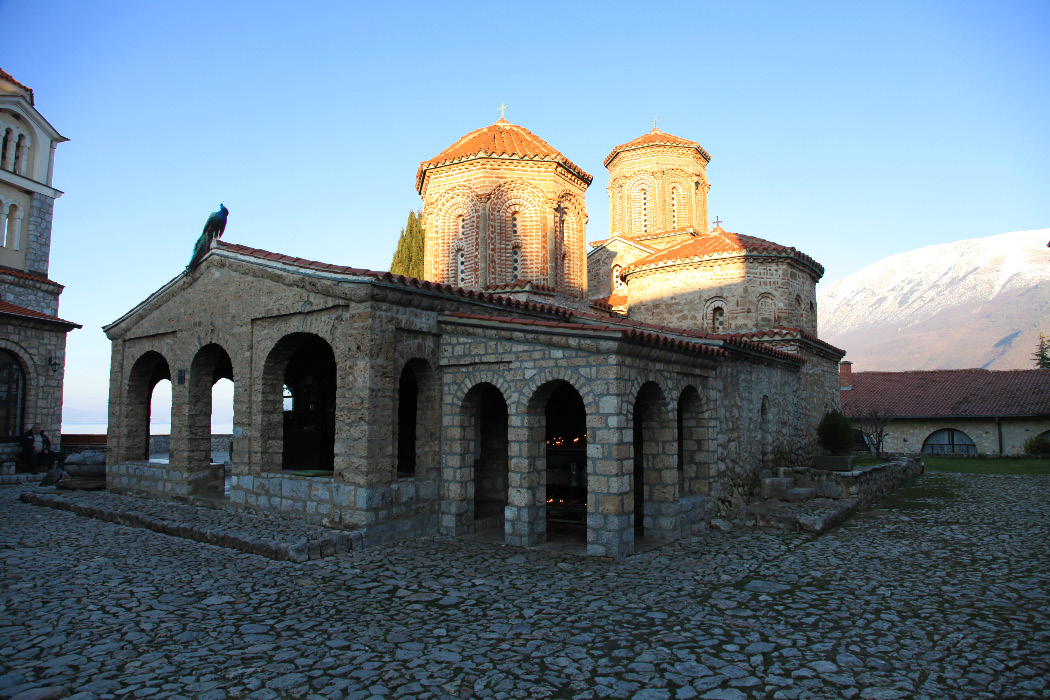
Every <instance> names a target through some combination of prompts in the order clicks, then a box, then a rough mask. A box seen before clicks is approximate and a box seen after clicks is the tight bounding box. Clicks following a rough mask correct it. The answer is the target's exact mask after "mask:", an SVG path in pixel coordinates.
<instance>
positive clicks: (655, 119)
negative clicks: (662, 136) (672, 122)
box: [653, 114, 660, 131]
mask: <svg viewBox="0 0 1050 700" xmlns="http://www.w3.org/2000/svg"><path fill="white" fill-rule="evenodd" d="M658 121H660V117H658V116H656V115H655V114H654V115H653V131H656V130H657V129H656V122H658Z"/></svg>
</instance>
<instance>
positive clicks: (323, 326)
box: [105, 119, 842, 556]
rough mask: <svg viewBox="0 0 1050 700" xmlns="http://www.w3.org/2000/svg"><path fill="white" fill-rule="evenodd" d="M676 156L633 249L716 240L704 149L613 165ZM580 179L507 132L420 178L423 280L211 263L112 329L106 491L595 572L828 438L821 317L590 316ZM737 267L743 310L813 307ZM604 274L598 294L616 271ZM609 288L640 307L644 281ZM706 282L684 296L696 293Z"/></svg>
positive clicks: (774, 280) (654, 186)
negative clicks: (152, 425)
mask: <svg viewBox="0 0 1050 700" xmlns="http://www.w3.org/2000/svg"><path fill="white" fill-rule="evenodd" d="M669 139H675V142H674V143H673V144H672V145H671V146H670V147H669V148H671V149H672V151H671V153H670V155H669V156H667V157H668V158H671V159H672V161H673V163H672V165H674V167H673V168H667V169H665V172H664V173H663V179H658V178H656V177H655V176H654V177H653V178H652V180H648V179H644V178H642V179H643V180H644V181H643V182H642V183H641V184H639V185H637V186H634V185H631V187H632V188H633V189H629V190H628V191H629V192H633V193H635V194H637V192H640V191H644V192H645V193H646V194H645V196H644V197H643V198H642V199H638V198H637V197H635V200H632V201H635V202H636V204H632V205H630V206H626V208H625V209H624V211H625V213H624V214H623V216H622V217H621V219H619V220H623V221H631V220H635V219H637V216H636V214H637V212H636V210H635V209H632V207H637V206H641V207H643V214H644V216H643V217H642V219H637V220H638V221H641V222H642V223H641V224H638V225H640V226H642V228H641V231H642V233H640V234H639V236H638V237H639V238H642V239H644V237H645V236H650V235H664V236H665V237H677V240H679V241H680V242H681V243H683V244H684V243H687V242H690V241H693V240H696V239H703V240H707V239H709V238H711V236H710V235H709V234H707V233H705V231H706V211H707V205H706V191H707V190H706V187H707V185H706V179H703V180H702V183H703V186H702V187H698V186H696V184H695V182H696V178H706V175H705V170H704V166H706V162H707V154H706V153H704V152H703V150H702V149H699V147H697V146H695V145H687V146H684V147H683V146H682V145H681V143H686V144H692V143H693V142H685V141H684V140H683V139H676V137H668V136H661V137H660V139H658V140H659V141H660V143H659V144H657V145H656V146H655V148H657V149H658V150H657V151H654V152H653V153H654V154H655V155H653V158H655V159H656V160H655V161H654V160H653V158H649V155H651V154H649V152H648V151H645V150H644V149H641V148H640V149H634V150H631V149H626V147H621V148H622V149H625V150H624V153H625V163H626V156H630V157H631V158H639V160H638V164H640V165H639V167H641V165H645V167H648V168H650V169H655V166H653V163H654V162H656V161H658V160H659V159H660V158H663V157H664V156H665V155H666V154H665V153H664V151H662V150H659V149H663V148H667V147H668V146H666V144H665V143H663V142H664V141H667V140H669ZM632 143H633V142H632ZM649 145H651V144H648V143H647V144H646V146H649ZM675 149H677V150H675ZM680 150H684V151H685V152H686V153H685V155H684V156H683V155H682V154H681V153H679V151H680ZM643 156H644V157H643ZM617 167H619V166H618V165H617ZM628 170H629V169H628V168H627V167H626V164H625V165H624V166H623V173H624V177H628V178H629V177H630V176H631V175H632V174H637V172H640V171H638V170H635V171H632V172H631V173H629V172H628ZM646 172H648V171H646ZM690 178H692V179H690ZM590 182H591V176H590V175H588V174H587V173H586V172H584V171H583V170H582V169H580V168H579V167H578V166H576V165H575V164H573V163H572V162H571V161H569V160H568V159H567V158H565V156H563V155H562V154H561V153H560V152H558V151H557V150H555V149H554V148H553V147H552V146H550V145H549V144H548V143H547V142H545V141H543V140H542V139H540V138H539V137H537V136H535V135H533V134H531V132H529V131H528V130H526V129H524V128H522V127H519V126H516V125H512V124H510V123H509V122H507V121H505V120H503V119H501V120H499V121H498V122H496V123H495V124H493V125H491V126H489V127H486V128H484V129H479V130H477V131H474V132H471V133H470V134H468V135H467V136H465V137H463V138H462V139H460V140H459V141H457V142H456V143H455V144H453V145H452V146H451V147H449V148H448V149H446V150H445V151H443V152H442V153H441V154H439V155H438V156H436V157H434V158H432V159H430V160H427V161H424V162H423V163H422V164H421V165H420V168H419V171H418V174H417V179H416V185H417V189H418V191H419V192H420V194H421V196H422V197H423V207H424V208H423V217H424V221H425V224H426V232H427V233H426V236H427V240H426V268H425V269H426V277H427V279H426V280H416V279H411V278H406V277H402V276H399V275H391V274H389V273H385V272H372V271H369V270H363V269H358V268H352V267H346V266H339V265H332V264H328V263H322V262H316V261H310V260H303V259H299V258H294V257H289V256H285V255H280V254H277V253H271V252H268V251H264V250H259V249H256V248H252V247H249V246H244V245H239V244H234V243H226V242H218V243H217V244H216V245H215V246H214V247H213V248H212V249H211V250H210V251H209V253H208V254H207V256H205V258H204V259H203V261H202V262H201V264H200V265H199V266H197V267H196V268H194V269H192V270H187V271H185V272H184V273H182V274H180V275H179V276H178V277H176V278H175V279H174V280H172V281H171V282H169V283H168V284H167V285H165V286H164V287H162V288H161V289H159V290H158V291H157V292H156V293H154V294H153V295H152V296H150V298H148V299H146V300H145V301H143V302H142V303H140V304H138V305H137V306H136V307H135V308H133V309H132V310H131V311H129V312H128V313H127V314H126V315H125V316H123V317H122V318H120V319H118V320H117V321H115V322H114V323H112V324H110V325H109V326H107V327H106V329H105V330H106V333H107V335H108V336H109V337H110V339H111V340H112V342H113V359H112V364H111V380H110V402H109V405H110V419H109V431H110V432H109V446H110V450H109V461H108V465H107V485H108V488H110V489H111V490H116V491H123V492H137V493H150V494H158V495H163V496H166V497H169V498H194V497H196V496H200V495H208V496H210V497H211V498H212V499H213V500H214V499H228V500H227V502H228V504H229V506H230V507H242V508H250V509H253V510H256V511H262V512H272V513H282V514H287V515H291V516H293V517H299V518H305V519H308V520H312V521H315V522H319V523H323V524H326V525H329V526H332V527H342V528H360V529H363V530H364V533H365V534H364V541H365V542H366V543H374V542H383V541H390V540H396V539H400V538H404V537H410V536H415V535H421V534H426V533H434V532H442V533H446V534H452V535H459V534H466V533H475V532H481V531H493V532H497V533H501V534H502V537H503V540H504V541H505V542H507V543H509V544H514V545H520V546H533V545H538V544H541V543H543V542H544V541H546V540H547V539H548V538H549V537H551V536H559V537H560V536H564V537H578V538H580V540H581V541H585V542H586V545H587V551H588V552H589V553H591V554H596V555H608V556H624V555H627V554H630V553H631V552H632V551H634V545H635V541H636V538H637V537H646V538H653V539H658V540H667V539H674V538H676V537H679V536H681V535H683V534H687V533H689V532H692V531H695V530H696V529H697V528H698V527H701V526H702V525H703V524H704V522H705V521H706V520H707V519H709V518H711V517H712V516H713V515H714V514H715V513H718V512H720V511H727V510H730V509H734V508H738V507H740V506H743V505H744V504H746V503H748V502H749V501H751V500H753V499H754V498H757V497H758V492H759V482H760V479H761V477H762V476H764V475H769V474H770V473H771V472H772V470H773V469H774V467H776V466H790V465H799V464H803V463H805V462H806V460H807V458H808V456H809V455H810V454H811V453H812V452H813V451H814V449H815V444H814V443H815V427H816V425H817V423H818V422H819V420H820V417H821V416H822V415H823V413H824V411H825V410H826V409H827V408H830V407H837V406H838V394H839V392H838V386H837V372H836V367H837V363H838V361H839V360H840V359H841V357H842V352H841V351H840V350H837V349H835V348H833V347H831V346H829V345H827V344H826V343H823V342H822V341H820V340H818V339H817V338H816V337H815V335H814V334H813V332H812V331H815V328H816V323H815V318H812V320H811V321H807V324H809V325H805V326H804V327H800V326H802V325H803V324H797V325H794V326H792V325H788V324H789V323H790V322H792V321H795V320H800V319H801V318H802V317H801V316H800V315H798V314H795V315H790V314H787V313H784V314H782V315H780V316H777V315H776V314H775V313H774V315H773V317H772V318H773V319H774V320H775V321H776V324H773V323H770V324H767V325H768V327H767V325H763V324H756V323H752V322H750V321H749V319H756V318H758V315H756V311H755V308H756V307H755V305H754V304H752V303H751V301H750V300H751V299H752V298H754V299H758V298H759V293H757V292H756V293H755V294H752V293H751V292H750V291H748V292H747V294H748V295H751V296H748V297H747V299H745V300H743V301H741V300H737V299H736V298H735V297H732V296H731V295H730V298H729V299H727V306H726V309H727V313H730V312H731V313H735V314H737V315H736V316H731V317H730V318H731V321H732V323H733V324H734V326H733V329H732V330H733V332H725V330H726V329H724V328H721V327H720V329H719V330H720V332H712V331H710V330H709V329H706V328H704V327H703V324H702V323H701V322H699V321H698V322H696V323H685V324H683V325H681V326H676V327H673V326H671V325H669V324H666V323H664V321H663V319H661V318H655V316H654V317H653V318H655V320H656V322H655V323H653V322H650V319H649V318H648V317H646V314H647V313H649V314H651V315H652V314H655V311H654V310H655V309H657V308H658V300H657V299H656V298H655V295H653V294H652V292H649V293H648V296H647V297H646V301H642V302H639V303H638V304H637V305H636V306H635V307H634V309H633V310H632V309H631V308H630V302H628V304H627V307H628V308H626V314H624V313H617V312H615V311H614V310H613V309H612V308H611V306H610V304H609V303H608V302H607V301H603V300H600V299H595V298H594V297H595V296H600V295H595V294H594V293H593V292H592V293H590V294H588V281H587V278H588V274H589V273H590V274H593V275H597V274H598V273H602V271H601V270H599V266H597V263H596V262H594V261H595V258H594V256H592V258H591V259H590V260H587V259H586V257H585V253H584V247H585V245H584V241H585V224H586V220H587V218H586V209H585V204H584V196H583V194H584V190H585V188H586V187H587V185H588V184H589V183H590ZM635 194H632V196H635ZM650 198H652V199H651V200H650ZM650 201H652V202H653V203H652V204H650V203H649V202H650ZM648 207H652V209H651V210H650V209H649V208H648ZM631 217H635V219H631ZM645 217H648V218H645ZM646 221H648V222H649V223H645V222H646ZM676 223H681V224H683V226H680V227H678V228H676V229H675V230H674V231H671V232H669V233H666V234H660V231H659V230H656V229H659V228H660V227H662V226H667V225H668V224H671V225H674V224H676ZM651 229H652V230H651ZM634 232H635V229H629V230H628V233H634ZM614 233H615V232H614ZM613 238H614V239H616V240H617V241H623V246H625V247H630V246H632V245H636V243H635V242H634V241H635V239H634V238H631V237H630V236H628V235H614V237H613ZM756 240H757V239H756ZM617 245H619V244H618V243H617ZM637 245H648V244H647V243H644V242H643V243H638V244H637ZM769 245H771V246H772V245H774V244H769ZM652 249H653V250H656V248H652ZM752 252H754V251H745V252H744V253H743V254H740V255H736V256H735V257H734V258H733V259H734V260H735V259H737V258H742V259H743V264H744V267H745V269H746V271H747V272H748V273H750V272H751V271H755V272H754V274H753V275H751V276H747V275H745V277H744V279H743V280H738V281H739V282H740V286H739V288H740V289H741V290H742V289H743V287H745V286H746V287H747V288H748V289H749V290H750V288H751V286H752V285H753V286H755V288H756V289H757V288H767V287H768V289H769V290H770V293H773V294H791V293H794V294H798V295H799V296H802V297H804V298H805V299H806V300H807V301H808V300H809V299H810V298H811V295H812V289H810V288H808V287H807V285H808V284H809V283H810V281H811V280H814V278H815V277H819V275H820V273H821V270H820V268H819V266H818V265H816V263H815V262H813V261H812V260H810V259H809V258H806V257H805V256H802V255H801V254H798V253H797V252H795V251H793V249H787V248H783V247H780V246H775V248H771V249H769V250H763V251H761V254H756V255H754V256H751V253H752ZM749 256H750V257H749ZM674 269H677V268H673V266H669V268H668V270H669V272H668V274H671V275H672V276H673V274H674ZM603 274H605V276H606V277H607V278H609V279H611V278H612V276H613V273H612V268H611V265H610V267H609V269H608V270H605V271H604V273H603ZM622 277H623V278H624V279H625V282H624V284H625V286H626V287H627V289H628V292H627V294H628V298H630V294H631V292H630V288H631V286H632V285H633V284H634V283H635V282H634V281H633V279H632V277H631V273H629V272H628V273H624V275H623V276H622ZM639 279H640V278H639ZM703 279H704V278H703V277H702V276H697V277H694V278H691V281H690V283H689V284H690V285H692V286H691V287H689V291H690V293H699V286H702V284H703ZM720 289H721V290H722V291H721V292H720V293H721V294H730V292H732V291H733V289H732V288H730V287H728V286H726V285H724V286H723V287H722V288H720ZM740 293H741V294H743V293H744V292H743V291H740ZM807 294H808V295H810V296H806V295H807ZM681 303H682V304H685V303H686V302H684V301H683V302H681ZM779 303H780V302H778V304H779ZM777 308H780V307H779V306H778V307H777ZM636 316H639V317H641V319H639V318H636ZM697 318H699V316H697ZM221 378H228V379H231V380H232V381H233V382H234V387H235V388H234V449H233V455H234V458H233V476H232V479H231V480H230V483H229V486H228V489H225V488H224V484H223V478H222V471H221V467H219V466H218V465H212V464H209V453H210V430H209V425H210V423H209V419H210V414H211V405H210V402H211V387H212V385H213V384H214V382H216V381H218V379H221ZM163 379H171V380H172V385H173V387H172V391H173V396H172V417H171V424H172V432H171V455H170V460H169V462H168V463H165V464H161V463H154V462H150V461H148V452H147V444H148V432H149V406H150V396H151V393H152V390H153V387H154V386H155V385H156V384H157V383H158V382H160V381H161V380H163Z"/></svg>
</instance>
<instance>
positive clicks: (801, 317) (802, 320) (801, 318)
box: [795, 294, 806, 328]
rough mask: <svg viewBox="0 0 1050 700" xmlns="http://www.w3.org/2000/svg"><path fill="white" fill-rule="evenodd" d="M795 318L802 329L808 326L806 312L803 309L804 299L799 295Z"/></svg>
mask: <svg viewBox="0 0 1050 700" xmlns="http://www.w3.org/2000/svg"><path fill="white" fill-rule="evenodd" d="M795 316H796V318H797V319H798V325H799V327H800V328H801V327H802V326H805V325H806V312H805V310H804V309H803V307H802V297H800V296H799V295H797V294H796V295H795Z"/></svg>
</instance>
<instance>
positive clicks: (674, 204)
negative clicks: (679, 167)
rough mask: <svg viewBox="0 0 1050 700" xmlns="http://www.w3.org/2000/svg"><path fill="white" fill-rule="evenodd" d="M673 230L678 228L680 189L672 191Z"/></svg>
mask: <svg viewBox="0 0 1050 700" xmlns="http://www.w3.org/2000/svg"><path fill="white" fill-rule="evenodd" d="M671 228H678V188H677V187H674V188H672V189H671Z"/></svg>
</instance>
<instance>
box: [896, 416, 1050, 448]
mask: <svg viewBox="0 0 1050 700" xmlns="http://www.w3.org/2000/svg"><path fill="white" fill-rule="evenodd" d="M944 428H954V429H955V430H960V431H962V432H964V433H966V434H967V435H968V436H969V437H970V439H971V440H973V442H974V444H975V445H976V446H977V452H978V454H981V455H985V456H989V457H995V456H998V455H999V454H1000V453H1001V454H1003V455H1021V454H1024V443H1025V440H1027V439H1028V438H1030V437H1033V436H1035V435H1040V434H1042V433H1044V432H1046V431H1048V430H1050V419H1047V418H1043V419H1039V418H1001V419H1000V420H999V423H998V424H997V423H996V421H995V419H994V418H945V419H915V420H896V421H891V422H890V423H889V424H888V425H887V426H886V439H885V443H884V445H883V448H882V449H883V450H884V451H885V452H891V453H893V454H905V455H917V454H921V453H922V446H923V443H924V442H925V441H926V438H928V437H929V436H930V434H931V433H933V432H935V431H937V430H942V429H944ZM1000 431H1001V432H1002V443H1001V447H1002V450H1001V452H1000Z"/></svg>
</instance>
